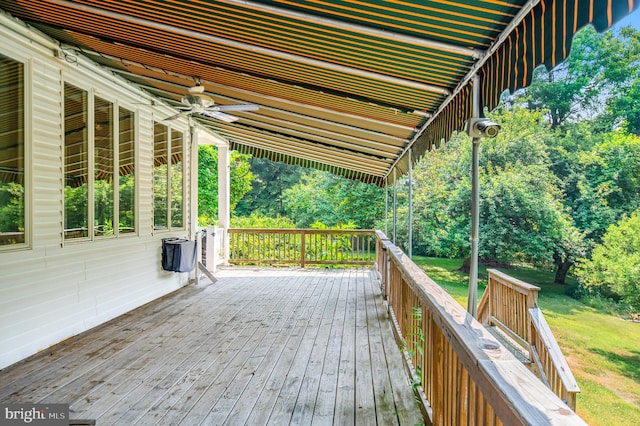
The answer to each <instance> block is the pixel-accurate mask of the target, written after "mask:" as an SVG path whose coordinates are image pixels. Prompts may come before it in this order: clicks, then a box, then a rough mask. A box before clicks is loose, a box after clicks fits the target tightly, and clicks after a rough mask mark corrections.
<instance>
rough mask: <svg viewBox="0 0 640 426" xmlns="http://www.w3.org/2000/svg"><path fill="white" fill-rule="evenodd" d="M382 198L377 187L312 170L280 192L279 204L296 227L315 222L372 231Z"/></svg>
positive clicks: (381, 208) (378, 214) (381, 207)
mask: <svg viewBox="0 0 640 426" xmlns="http://www.w3.org/2000/svg"><path fill="white" fill-rule="evenodd" d="M383 197H384V191H383V190H382V189H381V188H379V187H377V186H374V185H370V184H365V183H362V182H359V181H354V180H349V179H346V178H343V177H340V176H335V175H332V174H330V173H327V172H322V171H319V170H313V171H311V172H308V173H305V174H304V175H303V176H302V179H301V180H300V182H299V183H298V184H297V185H294V186H292V187H291V188H289V189H287V190H285V191H284V192H283V205H284V208H285V210H286V212H287V216H289V217H290V218H291V219H293V221H294V222H295V223H296V225H297V226H298V227H300V228H304V227H309V226H311V225H312V224H313V223H315V222H322V223H324V224H326V225H328V226H331V227H334V226H337V225H339V224H343V223H349V222H352V223H354V224H356V226H357V227H359V228H372V227H373V225H374V223H375V221H376V220H377V219H378V218H380V217H381V216H382V214H383V209H384V203H383V200H384V198H383Z"/></svg>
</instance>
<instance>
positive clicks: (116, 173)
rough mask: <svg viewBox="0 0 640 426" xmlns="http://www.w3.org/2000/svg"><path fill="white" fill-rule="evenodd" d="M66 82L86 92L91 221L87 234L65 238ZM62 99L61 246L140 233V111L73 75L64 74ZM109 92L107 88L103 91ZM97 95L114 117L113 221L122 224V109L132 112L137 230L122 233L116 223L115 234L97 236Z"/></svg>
mask: <svg viewBox="0 0 640 426" xmlns="http://www.w3.org/2000/svg"><path fill="white" fill-rule="evenodd" d="M65 84H69V85H72V86H74V87H76V88H77V89H80V90H84V91H85V92H86V93H87V126H88V129H87V139H88V144H87V145H88V146H87V148H88V149H87V151H88V153H87V156H88V159H89V161H88V170H87V176H88V188H87V197H88V199H87V204H88V221H87V225H88V226H87V228H88V229H87V236H86V237H80V238H66V237H65V232H66V230H65V213H66V211H65V210H66V209H65V200H66V199H65V186H66V185H65V178H64V168H65V157H64V150H65V140H64V131H65V130H64V120H65V117H66V115H65V109H64V105H65ZM60 87H61V99H62V105H63V107H62V121H63V123H62V128H63V135H62V136H63V137H62V150H63V158H62V164H61V171H62V173H63V176H62V200H61V202H62V230H61V238H62V245H63V246H65V245H67V244H71V245H74V244H81V243H85V242H89V241H91V242H94V241H106V240H112V239H114V238H128V237H134V236H139V235H140V208H139V205H140V202H139V200H140V196H139V179H138V177H139V164H140V162H139V141H140V137H139V136H140V134H139V131H140V130H139V129H140V126H139V120H140V118H139V117H140V114H139V111H138V110H137V109H136V108H131V107H129V106H128V105H126V104H123V103H121V102H119V101H118V99H116V98H115V96H108V95H105V94H103V93H102V90H99V89H97V88H96V87H95V86H92V85H91V84H90V83H89V84H87V83H86V82H85V83H81V82H79V81H78V80H77V79H75V78H73V76H70V75H63V77H62V79H61V85H60ZM104 92H107V90H104ZM96 97H98V98H100V99H101V100H103V101H106V102H109V103H110V104H111V116H112V133H113V135H112V139H113V140H112V156H113V180H114V184H113V185H114V188H113V194H112V195H113V200H112V202H113V212H112V214H113V220H114V222H116V221H117V222H118V223H119V219H120V213H121V212H120V185H119V182H120V179H119V178H120V142H121V141H120V115H119V114H120V109H121V108H124V109H126V110H127V111H129V112H131V113H132V114H133V116H132V125H133V126H134V128H133V132H132V133H133V150H134V153H133V161H134V170H133V179H134V185H135V187H134V201H133V202H134V219H133V223H134V227H135V230H134V232H125V233H122V232H120V227H119V226H114V228H113V235H108V236H104V235H96V233H95V229H96V225H95V207H96V205H95V181H96V179H95V125H96V115H95V98H96Z"/></svg>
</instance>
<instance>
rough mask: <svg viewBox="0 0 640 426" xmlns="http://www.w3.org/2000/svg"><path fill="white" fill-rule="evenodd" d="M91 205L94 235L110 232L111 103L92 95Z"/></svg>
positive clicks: (111, 173)
mask: <svg viewBox="0 0 640 426" xmlns="http://www.w3.org/2000/svg"><path fill="white" fill-rule="evenodd" d="M94 104H95V107H94V111H95V112H94V118H95V135H94V138H93V140H94V148H93V156H94V166H93V175H94V180H93V206H94V225H95V226H94V227H93V232H94V235H95V236H110V235H113V232H114V231H113V217H114V216H113V214H114V203H113V194H114V182H113V165H114V158H113V104H112V103H111V102H108V101H105V100H103V99H100V98H98V97H96V98H95V102H94Z"/></svg>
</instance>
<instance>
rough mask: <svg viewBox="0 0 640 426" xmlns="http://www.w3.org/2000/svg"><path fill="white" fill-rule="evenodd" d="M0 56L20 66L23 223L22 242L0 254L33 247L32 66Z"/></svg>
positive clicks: (1, 51) (2, 248)
mask: <svg viewBox="0 0 640 426" xmlns="http://www.w3.org/2000/svg"><path fill="white" fill-rule="evenodd" d="M0 54H1V55H2V56H4V57H6V58H8V59H10V60H12V61H15V62H18V63H20V64H21V65H22V105H23V111H22V149H23V157H24V158H23V164H24V178H23V182H24V183H23V194H24V195H23V208H24V214H23V221H24V241H22V242H20V243H16V244H7V245H0V253H5V252H13V251H22V250H30V249H32V247H33V209H32V206H33V186H32V179H33V178H32V173H31V170H32V163H33V159H32V155H31V152H32V151H31V150H32V141H33V137H32V131H33V129H32V126H31V125H30V124H31V123H32V122H33V121H32V105H33V96H32V90H33V78H32V69H33V67H32V65H31V60H30V59H29V58H26V57H24V56H23V55H21V54H19V53H18V52H12V51H7V50H5V49H0Z"/></svg>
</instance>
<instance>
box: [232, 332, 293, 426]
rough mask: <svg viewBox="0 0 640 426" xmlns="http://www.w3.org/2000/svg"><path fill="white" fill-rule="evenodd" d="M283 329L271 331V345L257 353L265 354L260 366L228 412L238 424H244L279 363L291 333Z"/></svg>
mask: <svg viewBox="0 0 640 426" xmlns="http://www.w3.org/2000/svg"><path fill="white" fill-rule="evenodd" d="M283 328H284V325H283V326H282V327H281V329H275V328H274V329H273V330H271V331H270V333H269V339H270V340H271V341H272V343H271V346H270V347H268V348H266V347H265V348H266V351H259V352H258V353H257V355H260V356H263V358H262V359H261V361H260V365H259V368H257V369H256V370H255V372H252V373H251V378H250V379H251V380H250V382H249V383H247V385H246V386H245V387H244V389H243V390H242V393H241V394H240V395H239V396H238V400H237V401H236V403H235V404H234V406H233V408H232V409H231V411H230V412H229V413H228V415H227V418H229V419H234V421H236V422H237V424H244V423H245V422H246V421H247V419H248V417H249V416H250V415H251V412H252V410H253V407H254V403H253V402H254V401H256V400H257V399H258V397H259V395H260V393H261V392H262V390H263V389H264V387H265V385H266V383H267V381H268V380H269V377H270V375H271V373H272V372H273V366H274V365H275V364H276V363H277V361H278V359H279V358H280V355H281V354H282V351H283V350H284V347H285V344H286V343H287V341H288V339H289V336H290V333H286V334H285V333H283V332H282V331H281V330H282V329H283Z"/></svg>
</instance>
